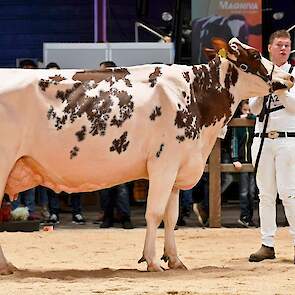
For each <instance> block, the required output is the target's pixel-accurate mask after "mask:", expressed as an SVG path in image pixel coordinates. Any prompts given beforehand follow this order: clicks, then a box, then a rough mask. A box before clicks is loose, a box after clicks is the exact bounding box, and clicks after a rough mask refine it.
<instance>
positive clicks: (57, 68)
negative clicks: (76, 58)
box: [45, 62, 60, 70]
mask: <svg viewBox="0 0 295 295" xmlns="http://www.w3.org/2000/svg"><path fill="white" fill-rule="evenodd" d="M45 68H46V69H47V70H49V69H53V70H60V66H59V65H58V64H57V63H55V62H50V63H48V64H47V65H46V67H45Z"/></svg>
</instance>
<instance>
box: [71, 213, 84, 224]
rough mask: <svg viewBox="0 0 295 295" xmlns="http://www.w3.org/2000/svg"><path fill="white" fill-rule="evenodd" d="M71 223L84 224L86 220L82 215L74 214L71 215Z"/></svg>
mask: <svg viewBox="0 0 295 295" xmlns="http://www.w3.org/2000/svg"><path fill="white" fill-rule="evenodd" d="M72 223H75V224H85V223H86V220H85V218H84V217H83V215H82V214H79V213H78V214H75V215H73V219H72Z"/></svg>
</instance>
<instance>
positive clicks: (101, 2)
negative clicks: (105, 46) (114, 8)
mask: <svg viewBox="0 0 295 295" xmlns="http://www.w3.org/2000/svg"><path fill="white" fill-rule="evenodd" d="M93 7H94V42H96V43H97V42H107V0H94V3H93Z"/></svg>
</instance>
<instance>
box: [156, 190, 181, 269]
mask: <svg viewBox="0 0 295 295" xmlns="http://www.w3.org/2000/svg"><path fill="white" fill-rule="evenodd" d="M178 207H179V189H175V188H174V189H173V190H172V192H171V195H170V198H169V201H168V204H167V207H166V210H165V215H164V224H165V243H164V254H163V256H162V259H163V260H164V261H165V262H167V261H168V266H169V268H170V269H187V268H186V266H185V265H184V264H183V263H182V262H181V261H180V259H179V258H178V256H177V249H176V243H175V236H174V229H175V225H176V222H177V218H178V213H179V208H178Z"/></svg>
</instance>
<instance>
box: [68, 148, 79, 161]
mask: <svg viewBox="0 0 295 295" xmlns="http://www.w3.org/2000/svg"><path fill="white" fill-rule="evenodd" d="M78 151H79V148H78V147H77V146H74V147H73V149H72V150H71V151H70V159H73V158H74V157H77V155H78Z"/></svg>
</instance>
